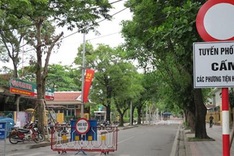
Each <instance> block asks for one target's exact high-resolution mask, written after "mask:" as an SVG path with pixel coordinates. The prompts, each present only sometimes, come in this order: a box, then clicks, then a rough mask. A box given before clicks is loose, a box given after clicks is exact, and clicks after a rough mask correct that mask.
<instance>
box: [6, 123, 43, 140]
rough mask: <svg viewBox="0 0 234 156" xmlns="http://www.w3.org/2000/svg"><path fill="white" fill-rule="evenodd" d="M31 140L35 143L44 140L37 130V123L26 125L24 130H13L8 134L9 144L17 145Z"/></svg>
mask: <svg viewBox="0 0 234 156" xmlns="http://www.w3.org/2000/svg"><path fill="white" fill-rule="evenodd" d="M30 140H33V141H34V142H35V143H38V142H41V141H43V140H44V137H43V135H42V134H41V133H40V132H39V130H38V128H37V121H36V122H34V123H30V124H29V123H28V124H26V125H25V126H24V128H17V127H15V128H13V129H12V131H11V132H10V134H9V142H10V143H11V144H17V143H18V142H24V141H30Z"/></svg>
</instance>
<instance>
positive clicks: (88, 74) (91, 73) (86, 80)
mask: <svg viewBox="0 0 234 156" xmlns="http://www.w3.org/2000/svg"><path fill="white" fill-rule="evenodd" d="M93 77H94V70H92V69H86V73H85V78H84V88H83V102H84V103H86V102H88V101H89V100H88V96H89V89H90V87H91V84H92V80H93Z"/></svg>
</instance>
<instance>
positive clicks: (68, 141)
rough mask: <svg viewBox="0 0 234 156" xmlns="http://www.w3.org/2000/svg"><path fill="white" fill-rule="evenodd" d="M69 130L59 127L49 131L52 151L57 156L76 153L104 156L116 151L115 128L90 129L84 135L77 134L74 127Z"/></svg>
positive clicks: (116, 135) (116, 132)
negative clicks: (94, 153)
mask: <svg viewBox="0 0 234 156" xmlns="http://www.w3.org/2000/svg"><path fill="white" fill-rule="evenodd" d="M66 128H67V127H66ZM69 128H70V129H69ZM69 128H67V130H66V131H64V130H61V126H60V127H54V128H53V130H52V131H51V149H52V150H53V151H57V152H58V153H59V154H62V153H67V152H69V151H76V152H77V153H79V152H82V153H84V154H85V152H100V153H101V154H105V155H106V154H109V152H114V151H116V150H117V142H118V128H117V127H111V126H110V127H91V128H90V130H89V132H88V133H86V134H79V133H78V132H77V131H76V130H75V128H74V127H69ZM68 132H69V133H68Z"/></svg>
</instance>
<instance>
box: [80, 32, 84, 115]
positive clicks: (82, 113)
mask: <svg viewBox="0 0 234 156" xmlns="http://www.w3.org/2000/svg"><path fill="white" fill-rule="evenodd" d="M84 76H85V33H83V55H82V88H81V90H82V94H81V108H80V117H81V118H83V117H84V99H83V96H84Z"/></svg>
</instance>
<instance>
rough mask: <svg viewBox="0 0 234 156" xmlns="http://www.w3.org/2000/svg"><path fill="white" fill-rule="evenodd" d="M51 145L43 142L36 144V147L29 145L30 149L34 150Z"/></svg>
mask: <svg viewBox="0 0 234 156" xmlns="http://www.w3.org/2000/svg"><path fill="white" fill-rule="evenodd" d="M50 145H51V143H50V142H42V143H39V144H34V145H29V146H28V147H29V149H33V148H40V147H46V146H50Z"/></svg>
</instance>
